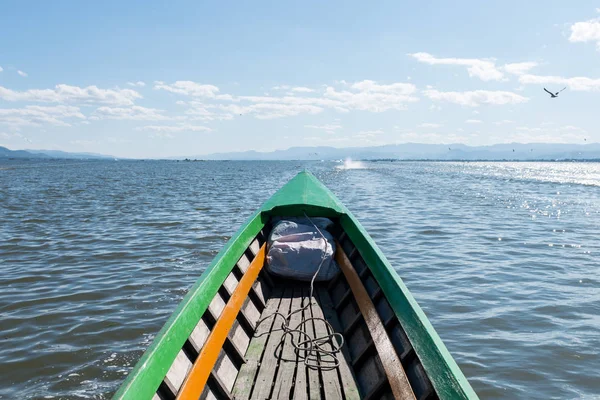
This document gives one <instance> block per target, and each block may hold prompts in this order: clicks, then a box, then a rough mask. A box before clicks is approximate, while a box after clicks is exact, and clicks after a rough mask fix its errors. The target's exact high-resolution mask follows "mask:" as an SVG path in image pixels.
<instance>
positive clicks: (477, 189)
mask: <svg viewBox="0 0 600 400" xmlns="http://www.w3.org/2000/svg"><path fill="white" fill-rule="evenodd" d="M339 166H340V165H339V164H336V163H333V162H172V161H145V162H142V161H118V162H117V161H36V162H34V161H28V162H26V161H4V162H2V163H0V272H1V274H0V288H1V290H0V321H1V322H0V324H1V325H0V398H6V399H9V398H108V397H110V396H111V395H112V393H114V391H115V390H116V389H117V388H118V386H119V384H120V383H121V382H122V380H123V379H124V378H125V376H126V375H127V373H128V372H129V371H130V370H131V368H132V367H133V365H134V364H135V362H136V361H137V360H138V359H139V357H140V356H141V354H142V353H143V351H144V350H145V348H146V347H147V346H148V344H149V343H150V342H151V340H152V338H153V336H154V335H155V334H156V332H158V330H159V329H160V328H161V327H162V325H163V324H164V322H165V321H166V320H167V318H168V317H169V315H170V314H171V312H172V311H173V310H174V309H175V307H176V305H177V303H178V302H179V301H180V300H181V299H182V297H183V296H184V295H185V293H186V291H187V290H188V289H189V288H190V286H191V285H192V284H193V283H194V282H195V280H196V279H197V278H198V276H199V275H200V274H201V272H202V271H203V270H204V268H205V267H206V266H207V265H208V264H209V263H210V261H211V259H212V258H213V257H214V256H215V255H216V253H217V252H218V251H219V250H220V249H221V247H222V246H223V245H224V244H225V242H226V241H227V240H228V239H229V238H230V236H231V235H232V234H233V233H234V232H235V231H236V230H237V229H238V228H239V227H240V225H241V224H242V223H244V221H245V220H246V218H247V217H248V216H249V215H250V214H251V213H252V212H253V211H254V210H255V209H256V208H258V207H259V206H260V204H261V203H262V202H263V201H265V200H266V199H267V198H268V197H269V196H270V195H271V194H273V193H274V191H275V190H276V189H278V188H279V187H280V186H282V185H283V184H284V183H285V182H286V181H287V180H289V179H290V178H291V177H293V176H294V175H295V174H296V173H297V172H298V171H300V170H301V169H303V168H308V169H309V170H311V171H312V172H313V173H315V175H316V176H317V177H318V178H319V179H321V180H322V181H323V182H324V183H325V184H326V185H327V186H328V187H329V188H330V189H331V190H332V191H333V192H334V193H335V194H336V195H337V196H338V197H339V198H340V199H341V200H342V201H343V202H344V203H345V204H346V205H347V207H348V208H349V209H350V210H351V211H352V212H353V213H354V214H355V215H356V216H357V218H358V219H359V220H360V221H361V222H362V224H363V225H364V226H365V227H366V228H367V230H368V231H369V233H370V234H371V235H372V236H373V238H374V239H375V241H376V242H377V244H378V245H379V246H380V247H381V248H382V250H383V252H384V253H385V254H386V256H387V257H388V258H389V260H390V261H391V263H392V265H394V266H395V268H396V270H397V271H398V273H399V274H400V276H401V277H402V279H403V280H404V281H405V282H406V284H407V286H408V288H409V289H410V291H411V292H412V294H413V295H414V297H415V298H416V299H417V301H418V302H419V304H420V305H421V307H422V308H423V309H424V311H425V313H426V314H427V315H428V317H429V319H430V320H431V322H432V324H433V326H434V327H435V329H436V330H437V332H438V333H439V335H440V336H441V338H442V340H443V341H444V343H445V344H446V346H447V347H448V349H449V350H450V352H451V354H452V355H453V356H454V358H455V359H456V361H457V362H458V364H459V365H460V367H461V368H462V370H463V372H464V373H465V375H466V376H467V378H468V379H469V381H470V382H471V385H472V386H473V388H474V389H475V390H476V391H477V392H478V394H479V395H480V397H481V398H492V399H493V398H503V399H528V398H538V399H550V398H557V399H558V398H560V399H574V398H588V399H591V398H600V372H599V371H600V356H599V351H600V350H599V349H600V257H599V255H600V229H599V228H600V164H596V163H500V162H490V163H488V162H481V163H460V162H452V163H441V162H435V163H428V162H395V163H390V162H365V163H363V165H362V166H361V165H360V164H358V165H357V164H353V165H352V166H353V167H355V168H353V169H343V168H336V167H339ZM361 167H364V168H361Z"/></svg>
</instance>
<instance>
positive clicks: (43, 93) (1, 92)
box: [0, 84, 142, 105]
mask: <svg viewBox="0 0 600 400" xmlns="http://www.w3.org/2000/svg"><path fill="white" fill-rule="evenodd" d="M140 98H142V96H141V95H140V94H139V93H138V92H136V91H135V90H132V89H99V88H98V87H96V86H88V87H84V88H82V87H78V86H70V85H64V84H61V85H56V87H55V88H54V89H30V90H26V91H24V92H18V91H15V90H11V89H7V88H5V87H2V86H0V99H3V100H6V101H32V102H46V103H73V102H83V103H100V104H110V105H133V102H134V101H135V100H136V99H140Z"/></svg>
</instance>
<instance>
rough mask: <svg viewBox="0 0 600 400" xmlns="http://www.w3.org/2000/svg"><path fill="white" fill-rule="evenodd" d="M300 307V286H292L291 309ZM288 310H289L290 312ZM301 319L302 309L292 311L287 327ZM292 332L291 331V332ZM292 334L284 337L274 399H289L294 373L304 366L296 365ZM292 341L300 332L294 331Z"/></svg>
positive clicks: (297, 340) (296, 339) (295, 339)
mask: <svg viewBox="0 0 600 400" xmlns="http://www.w3.org/2000/svg"><path fill="white" fill-rule="evenodd" d="M301 308H302V289H301V288H300V287H296V288H294V291H293V297H292V308H291V311H295V310H300V309H301ZM291 311H290V312H291ZM301 321H302V311H300V312H297V313H294V314H293V315H292V316H291V317H290V322H289V327H290V328H291V329H294V328H296V326H298V324H299V323H300V322H301ZM292 334H293V333H292ZM292 334H288V335H286V337H285V343H284V345H283V349H282V353H281V362H280V364H279V371H278V373H277V378H276V379H275V387H274V389H273V396H272V397H273V398H275V399H284V398H285V399H289V397H290V393H292V391H293V390H294V389H295V381H294V373H295V372H296V368H297V367H302V368H304V364H303V363H302V361H300V366H298V360H297V358H296V352H295V351H294V346H293V345H292V336H291V335H292ZM293 335H294V338H293V339H294V342H295V343H298V342H299V338H298V337H299V336H300V334H298V333H295V334H293ZM304 390H305V391H306V384H305V383H304Z"/></svg>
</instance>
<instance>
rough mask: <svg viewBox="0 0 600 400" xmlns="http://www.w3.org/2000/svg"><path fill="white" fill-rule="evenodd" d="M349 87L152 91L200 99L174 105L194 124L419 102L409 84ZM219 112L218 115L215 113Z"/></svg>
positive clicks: (192, 86)
mask: <svg viewBox="0 0 600 400" xmlns="http://www.w3.org/2000/svg"><path fill="white" fill-rule="evenodd" d="M343 85H344V86H345V87H348V86H349V89H348V90H343V91H338V90H337V89H336V88H335V87H333V86H326V85H324V86H325V91H324V92H321V93H317V92H316V91H315V90H313V89H310V88H306V87H302V86H298V87H294V88H291V87H290V86H287V85H281V86H275V87H274V88H273V89H275V90H290V89H291V90H292V91H291V92H289V93H290V94H294V93H295V92H299V93H305V94H307V95H306V96H293V95H289V94H288V95H283V96H270V95H264V96H246V95H242V96H234V95H231V94H219V88H218V87H216V86H213V85H202V84H197V83H195V82H191V81H176V82H175V83H173V84H165V83H164V82H161V81H157V82H155V86H154V88H155V89H161V90H167V91H169V92H172V93H177V94H182V95H188V96H194V97H203V98H204V99H203V100H204V103H200V102H197V103H195V104H194V103H192V102H182V101H178V102H177V104H180V105H189V106H190V108H189V109H188V110H187V111H186V114H188V115H190V116H195V117H193V118H195V119H197V120H213V119H231V118H233V116H234V115H240V116H244V115H251V116H253V117H254V118H257V119H274V118H282V117H290V116H296V115H300V114H318V113H321V112H323V111H324V110H325V109H334V110H336V111H338V112H349V111H350V110H364V111H371V112H381V111H386V110H390V109H396V110H404V109H405V108H406V105H405V104H406V103H410V102H415V101H418V100H419V99H418V98H417V97H415V96H414V93H415V92H416V87H415V85H413V84H410V83H392V84H387V85H385V84H378V83H377V82H374V81H370V80H365V81H361V82H356V83H354V84H352V85H349V84H347V83H344V84H343ZM214 110H219V111H220V112H215V111H214Z"/></svg>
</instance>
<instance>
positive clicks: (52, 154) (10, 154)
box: [0, 146, 115, 160]
mask: <svg viewBox="0 0 600 400" xmlns="http://www.w3.org/2000/svg"><path fill="white" fill-rule="evenodd" d="M3 158H4V159H6V158H35V159H44V158H45V159H50V158H63V159H65V158H66V159H78V160H83V159H86V160H87V159H103V158H115V157H113V156H107V155H104V154H96V153H68V152H66V151H60V150H10V149H7V148H6V147H2V146H0V159H3Z"/></svg>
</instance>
